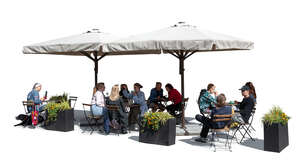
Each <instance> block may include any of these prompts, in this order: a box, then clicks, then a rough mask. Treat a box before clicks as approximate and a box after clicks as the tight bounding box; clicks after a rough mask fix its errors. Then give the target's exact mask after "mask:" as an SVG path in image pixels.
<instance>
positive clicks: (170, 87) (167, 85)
mask: <svg viewBox="0 0 300 165" xmlns="http://www.w3.org/2000/svg"><path fill="white" fill-rule="evenodd" d="M165 88H166V91H168V92H169V91H170V90H172V89H174V87H173V85H172V84H170V83H168V84H166V86H165Z"/></svg>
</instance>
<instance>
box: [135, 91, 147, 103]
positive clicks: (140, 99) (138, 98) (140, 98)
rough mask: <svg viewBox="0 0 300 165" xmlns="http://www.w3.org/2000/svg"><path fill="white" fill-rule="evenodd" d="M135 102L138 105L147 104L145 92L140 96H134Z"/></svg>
mask: <svg viewBox="0 0 300 165" xmlns="http://www.w3.org/2000/svg"><path fill="white" fill-rule="evenodd" d="M133 101H134V103H136V104H140V105H142V104H144V103H145V94H144V93H143V92H140V95H135V96H133Z"/></svg>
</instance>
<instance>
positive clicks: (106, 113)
mask: <svg viewBox="0 0 300 165" xmlns="http://www.w3.org/2000/svg"><path fill="white" fill-rule="evenodd" d="M102 113H103V117H104V131H105V133H107V134H108V133H109V131H110V130H109V116H108V110H107V109H106V108H105V107H103V111H102Z"/></svg>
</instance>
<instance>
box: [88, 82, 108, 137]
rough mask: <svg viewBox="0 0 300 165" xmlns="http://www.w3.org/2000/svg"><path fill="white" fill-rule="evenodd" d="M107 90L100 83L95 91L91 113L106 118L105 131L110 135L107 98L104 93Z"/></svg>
mask: <svg viewBox="0 0 300 165" xmlns="http://www.w3.org/2000/svg"><path fill="white" fill-rule="evenodd" d="M104 90H105V85H104V83H98V84H97V85H96V87H95V88H94V91H93V97H92V102H91V104H92V106H91V111H92V113H93V115H94V116H101V115H103V116H104V131H105V133H106V134H109V131H110V130H109V117H108V112H107V109H106V107H105V96H104V93H103V91H104Z"/></svg>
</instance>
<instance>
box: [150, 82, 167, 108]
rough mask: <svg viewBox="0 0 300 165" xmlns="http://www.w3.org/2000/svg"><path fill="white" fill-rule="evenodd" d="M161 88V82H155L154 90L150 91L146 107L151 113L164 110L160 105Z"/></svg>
mask: <svg viewBox="0 0 300 165" xmlns="http://www.w3.org/2000/svg"><path fill="white" fill-rule="evenodd" d="M161 86H162V84H161V82H156V85H155V88H152V89H151V92H150V96H149V98H148V107H149V108H151V109H152V111H153V112H156V110H157V109H160V111H164V110H165V106H164V105H162V103H161V101H162V100H163V97H164V95H163V93H164V90H163V89H162V88H161Z"/></svg>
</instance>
